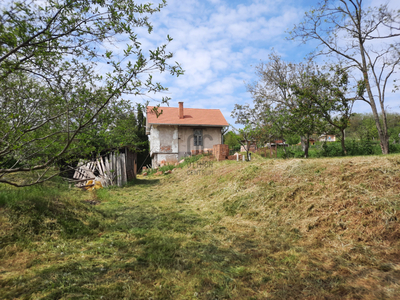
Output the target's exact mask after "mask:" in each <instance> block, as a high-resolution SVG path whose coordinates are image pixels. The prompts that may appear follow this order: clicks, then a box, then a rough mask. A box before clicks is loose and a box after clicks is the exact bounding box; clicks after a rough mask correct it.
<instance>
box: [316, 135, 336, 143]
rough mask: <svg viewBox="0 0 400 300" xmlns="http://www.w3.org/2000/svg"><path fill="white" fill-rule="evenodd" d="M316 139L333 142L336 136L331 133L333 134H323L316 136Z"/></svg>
mask: <svg viewBox="0 0 400 300" xmlns="http://www.w3.org/2000/svg"><path fill="white" fill-rule="evenodd" d="M318 140H319V141H320V142H325V141H327V142H335V141H336V136H335V135H333V134H328V135H326V134H323V135H321V136H320V137H319V138H318Z"/></svg>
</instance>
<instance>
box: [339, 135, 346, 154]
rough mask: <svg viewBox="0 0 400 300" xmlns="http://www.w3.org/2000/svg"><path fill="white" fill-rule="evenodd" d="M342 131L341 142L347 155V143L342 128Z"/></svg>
mask: <svg viewBox="0 0 400 300" xmlns="http://www.w3.org/2000/svg"><path fill="white" fill-rule="evenodd" d="M340 132H341V134H342V138H341V141H340V143H341V144H342V150H343V153H344V155H347V150H346V144H345V142H344V130H340Z"/></svg>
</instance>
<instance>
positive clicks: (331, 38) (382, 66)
mask: <svg viewBox="0 0 400 300" xmlns="http://www.w3.org/2000/svg"><path fill="white" fill-rule="evenodd" d="M290 35H291V37H292V38H294V39H300V40H301V41H302V42H304V43H306V42H308V41H313V40H314V41H318V42H320V48H319V49H318V50H317V52H315V53H314V54H315V55H328V56H335V57H337V58H338V59H339V60H340V61H341V64H342V65H346V66H347V67H348V68H349V69H350V70H351V71H352V72H353V73H352V74H353V75H354V76H356V77H357V88H358V95H359V97H360V99H361V100H362V101H364V102H366V103H368V104H369V105H370V107H371V110H372V114H373V117H374V121H375V125H376V128H377V131H378V135H379V139H380V146H381V149H382V153H383V154H388V153H389V131H388V124H387V116H386V107H385V96H386V91H387V88H388V85H389V84H390V81H389V80H390V78H391V77H392V75H393V74H394V73H395V71H396V70H397V69H398V67H399V63H400V55H399V53H400V39H399V36H400V11H394V10H390V9H389V7H388V5H387V4H383V5H380V6H379V7H374V8H366V7H365V5H364V4H363V1H362V0H339V1H333V0H324V1H321V2H320V3H319V5H318V6H317V7H316V8H314V9H313V10H311V11H310V12H307V13H306V14H305V16H304V20H303V21H302V22H301V23H300V24H298V25H297V26H295V28H294V29H293V30H292V31H291V32H290ZM378 107H380V114H379V112H378Z"/></svg>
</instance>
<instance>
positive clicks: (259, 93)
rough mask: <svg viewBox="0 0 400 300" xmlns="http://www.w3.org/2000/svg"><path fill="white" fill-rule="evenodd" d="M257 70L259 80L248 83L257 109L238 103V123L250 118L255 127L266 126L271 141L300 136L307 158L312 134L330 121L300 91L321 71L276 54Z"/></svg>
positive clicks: (309, 64)
mask: <svg viewBox="0 0 400 300" xmlns="http://www.w3.org/2000/svg"><path fill="white" fill-rule="evenodd" d="M256 71H257V75H258V77H259V80H258V81H257V82H255V83H253V84H250V85H248V91H249V92H250V93H251V94H252V97H253V99H254V100H253V102H254V108H250V106H249V105H244V106H241V105H236V106H235V109H234V111H233V112H232V116H233V117H236V119H237V121H236V122H237V123H243V122H244V121H246V120H249V122H250V123H252V124H253V125H254V126H256V124H257V126H259V127H261V128H264V129H265V130H264V132H265V133H266V139H267V140H270V139H271V138H283V137H284V136H285V135H292V134H298V135H300V136H301V137H303V138H302V141H303V144H304V147H303V151H304V154H305V157H308V148H309V137H310V136H311V135H312V134H314V133H321V132H324V131H325V128H326V122H325V121H324V120H323V118H321V117H320V115H319V114H317V110H316V107H315V105H314V104H313V103H312V101H311V100H310V99H308V98H307V97H298V95H297V94H296V91H297V89H298V88H304V89H305V88H306V87H308V86H309V85H310V83H309V80H308V79H309V78H311V76H312V75H313V74H315V73H316V72H317V71H318V70H317V67H316V66H315V65H314V64H313V63H312V62H310V61H308V62H306V63H299V64H293V63H287V62H285V61H283V60H282V59H281V57H280V56H278V55H276V54H275V53H272V54H270V55H269V61H268V62H267V63H261V64H260V65H258V66H257V67H256ZM294 87H296V89H295V88H294Z"/></svg>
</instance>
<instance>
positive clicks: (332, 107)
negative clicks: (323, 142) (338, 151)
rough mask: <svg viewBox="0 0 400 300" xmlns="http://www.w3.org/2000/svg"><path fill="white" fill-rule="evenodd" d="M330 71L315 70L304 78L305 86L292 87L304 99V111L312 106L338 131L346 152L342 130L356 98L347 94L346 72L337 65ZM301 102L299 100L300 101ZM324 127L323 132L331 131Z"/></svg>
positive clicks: (346, 124)
mask: <svg viewBox="0 0 400 300" xmlns="http://www.w3.org/2000/svg"><path fill="white" fill-rule="evenodd" d="M331 71H333V74H329V73H326V74H323V73H321V72H317V73H316V74H314V75H312V76H311V77H308V78H306V80H307V81H308V84H307V85H306V86H303V87H300V86H297V85H294V86H293V89H294V90H295V94H296V95H297V96H298V97H299V98H300V99H305V100H306V103H307V104H308V107H305V108H303V110H304V112H306V111H307V110H309V109H310V107H312V108H313V110H312V112H313V114H316V115H317V116H320V117H321V118H322V119H324V120H325V121H326V122H327V123H328V124H329V125H330V126H332V127H333V128H334V129H336V130H338V131H339V132H340V135H341V140H342V141H343V142H342V143H341V144H342V150H343V153H344V154H346V153H347V151H346V146H345V143H344V139H345V136H344V131H345V129H346V128H347V126H348V124H349V120H350V117H351V115H352V108H353V103H354V100H355V99H356V98H355V97H352V98H348V96H347V95H348V83H349V82H348V74H347V72H346V71H345V70H344V69H343V68H341V67H339V66H336V67H335V68H331ZM304 76H307V75H304ZM303 102H304V101H300V103H303ZM326 128H327V130H326V131H325V132H324V133H325V134H329V133H331V132H328V130H329V129H328V127H326Z"/></svg>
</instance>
